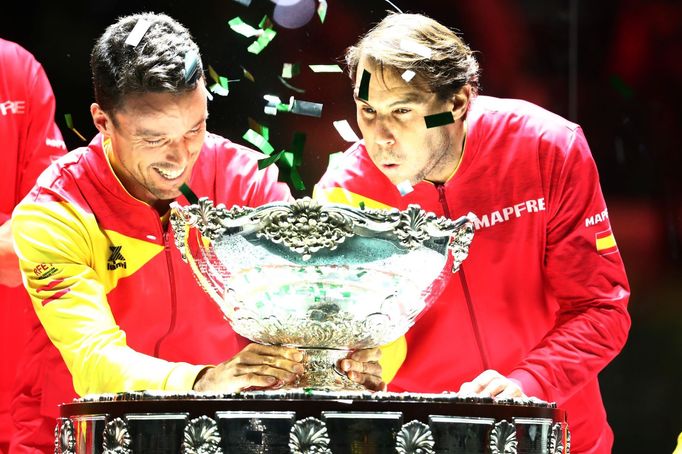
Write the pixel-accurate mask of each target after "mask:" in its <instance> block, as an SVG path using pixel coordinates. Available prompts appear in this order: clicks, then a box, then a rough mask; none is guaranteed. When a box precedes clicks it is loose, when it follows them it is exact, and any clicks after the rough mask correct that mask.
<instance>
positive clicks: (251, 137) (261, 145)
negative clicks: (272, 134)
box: [242, 129, 275, 156]
mask: <svg viewBox="0 0 682 454" xmlns="http://www.w3.org/2000/svg"><path fill="white" fill-rule="evenodd" d="M242 138H243V139H244V140H246V141H247V142H249V143H250V144H252V145H253V146H255V147H257V148H258V149H259V150H260V151H262V152H263V153H265V154H266V155H268V156H270V155H271V154H272V152H273V151H275V149H274V148H273V147H272V145H270V142H268V141H267V140H265V137H263V136H261V135H260V134H258V133H257V132H256V131H254V130H253V129H249V130H248V131H246V132H245V133H244V135H243V136H242Z"/></svg>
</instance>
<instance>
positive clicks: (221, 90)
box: [208, 84, 230, 96]
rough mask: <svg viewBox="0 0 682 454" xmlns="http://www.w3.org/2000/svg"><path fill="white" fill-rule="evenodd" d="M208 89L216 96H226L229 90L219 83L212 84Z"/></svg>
mask: <svg viewBox="0 0 682 454" xmlns="http://www.w3.org/2000/svg"><path fill="white" fill-rule="evenodd" d="M208 89H209V90H210V91H211V92H212V93H215V94H216V95H218V96H227V95H229V94H230V90H229V89H227V88H225V87H223V86H222V85H220V84H213V85H211V86H210V87H208Z"/></svg>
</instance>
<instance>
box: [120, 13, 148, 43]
mask: <svg viewBox="0 0 682 454" xmlns="http://www.w3.org/2000/svg"><path fill="white" fill-rule="evenodd" d="M150 25H152V24H151V22H148V21H146V20H144V19H139V20H138V21H137V23H136V24H135V26H134V27H133V29H132V30H131V31H130V34H129V35H128V37H127V38H126V41H125V43H126V44H127V45H128V46H132V47H137V45H138V44H140V41H141V40H142V38H143V37H144V35H145V33H147V30H149V26H150Z"/></svg>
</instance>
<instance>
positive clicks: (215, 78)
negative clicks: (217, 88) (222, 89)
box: [208, 65, 220, 84]
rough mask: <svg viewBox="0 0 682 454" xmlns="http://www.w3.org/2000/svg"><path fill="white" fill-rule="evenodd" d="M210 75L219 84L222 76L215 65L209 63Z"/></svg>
mask: <svg viewBox="0 0 682 454" xmlns="http://www.w3.org/2000/svg"><path fill="white" fill-rule="evenodd" d="M208 76H209V77H210V78H211V79H213V81H214V82H215V83H217V84H219V83H220V76H218V73H217V72H216V70H215V69H213V66H211V65H208Z"/></svg>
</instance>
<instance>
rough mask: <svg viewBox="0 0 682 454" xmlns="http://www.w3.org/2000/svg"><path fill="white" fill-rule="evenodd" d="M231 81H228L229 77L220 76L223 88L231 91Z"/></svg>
mask: <svg viewBox="0 0 682 454" xmlns="http://www.w3.org/2000/svg"><path fill="white" fill-rule="evenodd" d="M228 83H229V81H228V80H227V77H223V76H220V86H221V87H223V88H224V89H225V90H229V87H228Z"/></svg>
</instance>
